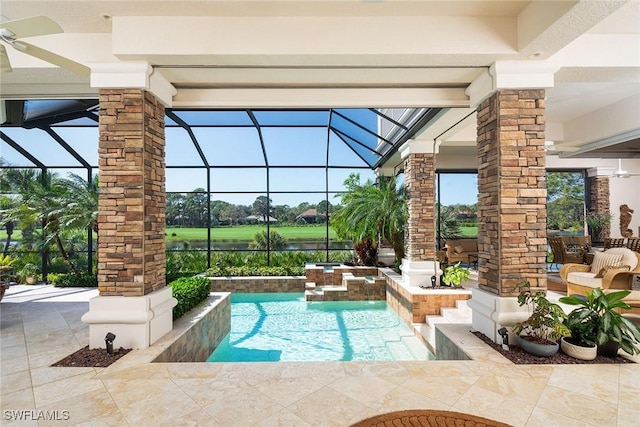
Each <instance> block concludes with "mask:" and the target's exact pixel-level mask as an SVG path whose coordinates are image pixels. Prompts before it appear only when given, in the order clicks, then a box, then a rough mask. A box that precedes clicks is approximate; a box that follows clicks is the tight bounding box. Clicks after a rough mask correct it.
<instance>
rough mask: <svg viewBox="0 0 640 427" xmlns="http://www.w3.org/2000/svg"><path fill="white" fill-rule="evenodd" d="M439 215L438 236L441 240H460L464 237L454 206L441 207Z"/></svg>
mask: <svg viewBox="0 0 640 427" xmlns="http://www.w3.org/2000/svg"><path fill="white" fill-rule="evenodd" d="M439 207H440V213H439V215H438V225H437V230H438V235H439V238H440V240H442V241H444V240H448V239H459V238H460V237H461V236H462V233H461V231H460V224H459V223H458V217H457V215H456V210H455V208H454V207H453V206H442V205H440V206H439Z"/></svg>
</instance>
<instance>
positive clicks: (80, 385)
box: [33, 368, 104, 408]
mask: <svg viewBox="0 0 640 427" xmlns="http://www.w3.org/2000/svg"><path fill="white" fill-rule="evenodd" d="M70 369H75V368H70ZM94 376H95V372H93V369H92V370H91V371H90V372H85V373H83V374H80V375H74V376H72V377H67V378H63V379H61V380H58V381H54V382H49V383H45V384H42V385H39V386H37V387H34V388H33V395H34V397H35V399H36V406H37V407H38V408H40V407H42V406H47V405H51V404H52V403H55V402H59V401H61V400H65V399H67V398H70V397H73V396H78V395H81V394H85V393H88V392H90V391H94V390H102V391H104V386H103V385H102V383H101V382H100V381H98V380H94V379H93V377H94Z"/></svg>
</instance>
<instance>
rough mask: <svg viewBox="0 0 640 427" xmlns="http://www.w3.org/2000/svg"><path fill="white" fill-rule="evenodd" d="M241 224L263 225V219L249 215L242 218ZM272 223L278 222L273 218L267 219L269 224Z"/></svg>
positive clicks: (262, 217) (260, 216)
mask: <svg viewBox="0 0 640 427" xmlns="http://www.w3.org/2000/svg"><path fill="white" fill-rule="evenodd" d="M241 221H242V223H244V224H260V223H265V222H266V221H265V218H264V216H262V215H259V216H258V215H249V216H247V217H244V218H242V220H241ZM274 222H278V220H277V219H275V218H274V217H272V216H270V217H269V223H270V224H273V223H274Z"/></svg>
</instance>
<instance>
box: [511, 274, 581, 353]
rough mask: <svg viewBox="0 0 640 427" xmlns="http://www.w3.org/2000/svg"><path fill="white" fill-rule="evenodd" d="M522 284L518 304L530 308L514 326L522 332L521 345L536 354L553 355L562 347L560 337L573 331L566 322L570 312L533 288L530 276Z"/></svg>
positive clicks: (519, 333) (515, 331) (515, 329)
mask: <svg viewBox="0 0 640 427" xmlns="http://www.w3.org/2000/svg"><path fill="white" fill-rule="evenodd" d="M519 288H520V294H519V295H518V304H519V305H520V307H522V306H523V305H525V304H526V305H527V306H528V307H529V308H530V309H531V312H530V315H529V318H528V319H527V320H525V321H524V322H519V323H516V324H515V325H514V326H513V332H514V333H515V334H517V335H519V336H520V347H521V348H522V349H523V350H524V351H526V352H527V353H530V354H533V355H534V356H544V357H549V356H553V355H554V354H556V353H557V352H558V350H559V348H560V346H559V345H558V339H560V337H563V336H569V335H570V331H569V329H568V328H567V326H566V325H565V324H564V320H565V319H566V317H567V315H566V314H565V312H564V311H563V310H562V307H560V306H559V305H558V304H555V303H552V302H551V301H549V300H548V299H547V297H546V295H545V293H544V292H543V291H537V292H532V291H531V284H530V283H529V281H528V280H525V281H523V282H521V283H520V284H519Z"/></svg>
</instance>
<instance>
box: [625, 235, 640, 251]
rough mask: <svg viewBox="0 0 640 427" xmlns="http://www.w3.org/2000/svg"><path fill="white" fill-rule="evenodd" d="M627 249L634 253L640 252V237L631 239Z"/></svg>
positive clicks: (628, 241)
mask: <svg viewBox="0 0 640 427" xmlns="http://www.w3.org/2000/svg"><path fill="white" fill-rule="evenodd" d="M627 247H628V248H629V249H631V250H632V251H634V252H640V237H629V239H628V240H627Z"/></svg>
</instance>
